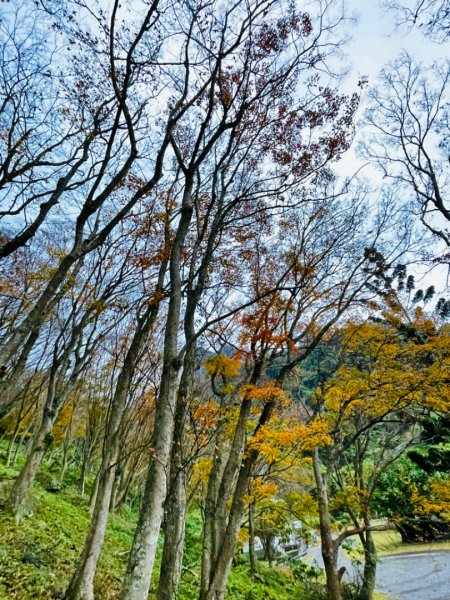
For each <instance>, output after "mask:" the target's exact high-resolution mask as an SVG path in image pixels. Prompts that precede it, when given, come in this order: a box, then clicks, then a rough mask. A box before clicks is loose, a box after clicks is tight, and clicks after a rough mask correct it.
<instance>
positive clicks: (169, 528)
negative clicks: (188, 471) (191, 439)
mask: <svg viewBox="0 0 450 600" xmlns="http://www.w3.org/2000/svg"><path fill="white" fill-rule="evenodd" d="M185 531H186V481H185V474H184V470H183V471H180V472H179V473H178V474H177V475H176V476H175V477H174V478H173V480H172V484H171V486H170V489H169V493H168V495H167V501H166V526H165V536H164V548H163V555H162V562H161V571H160V575H159V584H158V594H157V600H174V598H177V594H178V586H179V583H180V578H181V569H182V565H183V554H184V538H185Z"/></svg>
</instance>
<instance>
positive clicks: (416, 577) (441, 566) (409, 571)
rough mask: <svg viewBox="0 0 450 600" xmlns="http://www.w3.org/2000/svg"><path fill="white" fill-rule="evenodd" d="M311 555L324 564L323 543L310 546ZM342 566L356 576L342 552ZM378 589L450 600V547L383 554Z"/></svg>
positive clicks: (399, 599) (401, 596)
mask: <svg viewBox="0 0 450 600" xmlns="http://www.w3.org/2000/svg"><path fill="white" fill-rule="evenodd" d="M307 555H308V556H309V557H310V560H311V562H315V563H316V564H317V565H318V566H320V567H321V568H323V561H322V556H321V552H320V548H319V547H315V548H310V549H309V550H308V553H307ZM338 566H345V567H346V569H347V572H346V574H345V575H344V577H346V578H349V579H352V578H353V576H354V575H353V567H352V566H351V564H350V562H349V561H348V559H347V558H346V557H345V556H343V555H342V554H341V553H340V554H339V560H338ZM377 589H378V590H379V591H380V592H384V593H386V594H389V596H390V597H391V598H392V599H393V600H450V550H432V551H424V552H409V553H406V552H405V553H402V554H391V555H389V556H383V557H381V558H380V562H379V563H378V565H377Z"/></svg>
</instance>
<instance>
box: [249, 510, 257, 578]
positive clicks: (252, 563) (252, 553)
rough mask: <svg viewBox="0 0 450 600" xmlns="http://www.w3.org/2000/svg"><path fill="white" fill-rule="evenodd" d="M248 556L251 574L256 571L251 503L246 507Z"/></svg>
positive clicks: (253, 514) (253, 512) (253, 513)
mask: <svg viewBox="0 0 450 600" xmlns="http://www.w3.org/2000/svg"><path fill="white" fill-rule="evenodd" d="M248 536H249V537H248V555H249V559H250V570H251V572H252V574H255V573H256V571H257V561H256V551H255V505H254V504H253V502H252V503H251V504H249V506H248Z"/></svg>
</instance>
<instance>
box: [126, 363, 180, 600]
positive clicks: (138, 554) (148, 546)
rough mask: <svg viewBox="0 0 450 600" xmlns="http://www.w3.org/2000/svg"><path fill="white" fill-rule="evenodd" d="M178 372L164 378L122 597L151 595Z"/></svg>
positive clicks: (139, 599)
mask: <svg viewBox="0 0 450 600" xmlns="http://www.w3.org/2000/svg"><path fill="white" fill-rule="evenodd" d="M177 373H178V369H177V368H176V367H172V368H170V373H169V374H166V377H164V375H163V378H162V379H163V380H162V385H161V392H160V397H159V399H158V403H157V406H156V415H155V426H154V427H155V429H154V434H153V439H152V444H151V446H152V448H153V453H154V457H153V459H152V460H151V462H150V468H149V470H148V474H147V480H146V484H145V489H144V495H143V498H142V508H141V512H140V515H139V521H138V524H137V527H136V532H135V535H134V539H133V545H132V548H131V552H130V556H129V561H128V568H127V572H126V574H125V579H124V583H123V588H122V592H121V595H120V598H121V599H122V600H144V599H146V598H147V596H148V590H149V587H150V578H151V574H152V570H153V564H154V561H155V556H156V547H157V543H158V537H159V531H160V528H161V521H162V517H163V512H164V509H163V506H164V501H165V498H166V486H167V481H166V469H167V466H168V464H169V456H170V450H171V445H172V444H171V441H172V435H173V415H174V412H175V397H176V388H177Z"/></svg>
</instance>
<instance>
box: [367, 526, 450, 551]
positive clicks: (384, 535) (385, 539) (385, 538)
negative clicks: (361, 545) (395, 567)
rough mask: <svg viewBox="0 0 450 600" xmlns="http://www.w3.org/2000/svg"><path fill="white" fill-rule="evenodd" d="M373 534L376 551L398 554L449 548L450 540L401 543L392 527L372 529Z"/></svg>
mask: <svg viewBox="0 0 450 600" xmlns="http://www.w3.org/2000/svg"><path fill="white" fill-rule="evenodd" d="M373 536H374V539H375V544H376V546H377V550H378V553H379V554H380V556H381V555H383V554H399V553H401V552H425V551H427V550H450V542H432V543H429V544H403V543H402V538H401V535H400V534H399V533H398V531H396V530H394V529H388V530H387V531H374V532H373Z"/></svg>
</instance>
